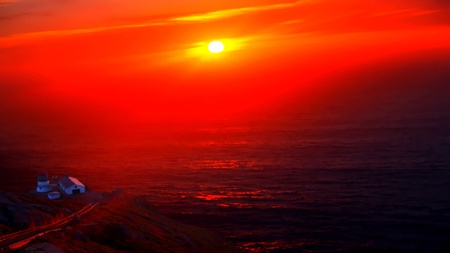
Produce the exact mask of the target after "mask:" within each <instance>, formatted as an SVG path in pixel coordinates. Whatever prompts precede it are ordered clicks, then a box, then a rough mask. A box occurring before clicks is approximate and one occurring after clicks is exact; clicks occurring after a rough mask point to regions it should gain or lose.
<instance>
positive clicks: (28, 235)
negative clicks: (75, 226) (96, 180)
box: [0, 202, 98, 251]
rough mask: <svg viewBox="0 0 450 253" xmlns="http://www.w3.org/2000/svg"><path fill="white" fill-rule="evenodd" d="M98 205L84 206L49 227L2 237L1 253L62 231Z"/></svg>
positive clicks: (29, 229)
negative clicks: (48, 234)
mask: <svg viewBox="0 0 450 253" xmlns="http://www.w3.org/2000/svg"><path fill="white" fill-rule="evenodd" d="M97 204H98V203H96V202H92V203H90V204H88V205H86V206H84V207H83V208H82V209H80V210H79V211H77V212H75V213H73V214H71V215H69V216H66V217H64V218H61V219H58V220H55V221H54V222H52V223H50V224H47V225H42V226H38V227H34V228H28V229H24V230H20V231H17V232H14V233H10V234H6V235H3V236H0V251H7V250H12V249H17V248H20V247H22V246H24V245H26V244H28V243H29V242H30V241H31V240H33V239H34V238H36V237H39V236H42V235H45V234H47V233H50V232H53V231H58V230H61V229H63V228H64V227H65V226H67V225H68V224H69V223H70V222H72V221H74V220H77V219H79V218H80V217H81V216H83V215H84V214H86V213H87V212H89V211H91V210H92V209H94V208H95V207H96V206H97Z"/></svg>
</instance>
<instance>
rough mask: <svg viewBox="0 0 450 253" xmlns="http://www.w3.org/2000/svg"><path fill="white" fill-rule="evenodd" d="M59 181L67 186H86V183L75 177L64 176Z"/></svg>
mask: <svg viewBox="0 0 450 253" xmlns="http://www.w3.org/2000/svg"><path fill="white" fill-rule="evenodd" d="M59 183H61V184H62V185H63V186H64V187H65V188H69V187H71V186H74V185H78V186H84V184H83V183H81V182H80V180H78V179H76V178H74V177H63V178H61V179H60V180H59Z"/></svg>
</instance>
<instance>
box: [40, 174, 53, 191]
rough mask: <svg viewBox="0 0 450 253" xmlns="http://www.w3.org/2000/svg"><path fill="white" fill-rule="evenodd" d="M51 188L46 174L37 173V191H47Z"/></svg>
mask: <svg viewBox="0 0 450 253" xmlns="http://www.w3.org/2000/svg"><path fill="white" fill-rule="evenodd" d="M51 190H52V188H51V187H50V182H49V181H48V175H47V174H46V173H42V174H39V175H38V177H37V186H36V191H37V192H49V191H51Z"/></svg>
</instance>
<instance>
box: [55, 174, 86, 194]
mask: <svg viewBox="0 0 450 253" xmlns="http://www.w3.org/2000/svg"><path fill="white" fill-rule="evenodd" d="M58 186H59V187H60V188H61V190H63V191H64V192H65V193H66V194H68V195H72V194H80V193H85V192H86V186H84V184H83V183H81V182H80V180H78V179H76V178H74V177H69V176H67V175H66V176H65V177H63V178H61V179H60V180H59V181H58Z"/></svg>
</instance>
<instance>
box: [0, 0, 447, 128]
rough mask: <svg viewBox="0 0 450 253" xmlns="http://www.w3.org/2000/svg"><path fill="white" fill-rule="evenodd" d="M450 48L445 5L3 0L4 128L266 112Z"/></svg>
mask: <svg viewBox="0 0 450 253" xmlns="http://www.w3.org/2000/svg"><path fill="white" fill-rule="evenodd" d="M213 40H221V41H222V42H223V43H224V44H225V51H224V52H223V53H220V54H211V53H209V52H208V50H207V45H208V43H209V42H210V41H213ZM449 48H450V4H449V3H448V1H444V0H442V1H438V0H435V1H432V0H397V1H385V0H367V1H359V0H340V1H338V0H304V1H288V0H286V1H272V0H264V1H260V0H239V1H237V0H227V1H221V0H216V1H209V0H166V1H144V0H136V1H124V0H70V1H60V0H0V101H1V103H2V104H3V106H2V108H1V109H0V114H1V115H2V117H1V118H2V120H1V123H2V124H3V125H6V124H9V125H10V127H11V125H12V127H13V126H14V124H34V123H46V122H59V121H61V122H63V121H64V122H71V123H73V124H75V123H74V122H77V124H81V123H80V122H85V123H86V122H89V124H91V123H92V124H98V125H99V126H100V125H101V126H104V125H105V124H108V125H111V122H115V123H117V122H162V121H164V122H172V123H176V124H187V122H190V121H199V120H215V119H221V118H230V117H238V116H239V117H245V116H246V115H247V116H248V115H259V114H261V115H263V114H264V113H265V112H267V111H271V110H274V108H281V107H283V106H284V105H288V104H289V101H291V100H294V101H295V100H308V99H309V100H312V99H314V98H315V97H316V95H318V94H321V93H323V92H325V91H329V90H335V89H334V88H332V87H330V85H331V84H330V83H332V82H330V80H333V78H339V77H342V76H345V75H347V76H352V75H353V74H352V73H356V72H358V71H360V70H361V69H364V68H370V66H371V64H376V63H382V62H392V61H393V60H395V59H403V58H402V57H405V55H414V54H420V53H421V52H427V51H433V50H446V49H449ZM325 83H327V84H325ZM363 83H364V81H362V82H361V83H360V85H363ZM367 96H370V94H369V95H367ZM316 102H317V101H316ZM11 122H13V123H11ZM106 122H107V123H106ZM81 125H82V124H81Z"/></svg>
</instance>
